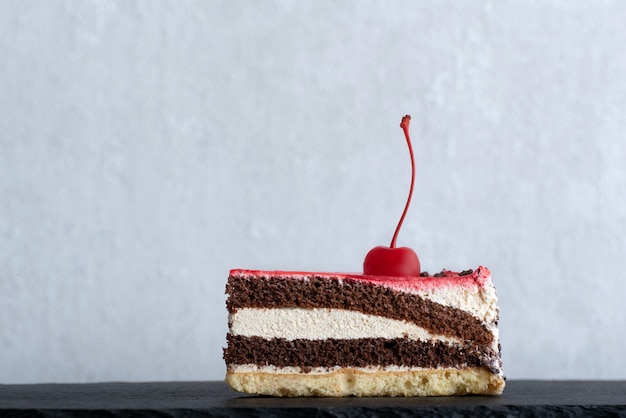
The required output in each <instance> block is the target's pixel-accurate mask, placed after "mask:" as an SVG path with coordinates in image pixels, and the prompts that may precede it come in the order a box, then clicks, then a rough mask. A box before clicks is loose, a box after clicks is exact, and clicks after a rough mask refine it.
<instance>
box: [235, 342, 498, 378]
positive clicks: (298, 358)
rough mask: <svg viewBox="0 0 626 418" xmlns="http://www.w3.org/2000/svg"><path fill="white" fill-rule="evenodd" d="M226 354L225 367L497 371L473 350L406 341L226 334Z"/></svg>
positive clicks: (486, 353)
mask: <svg viewBox="0 0 626 418" xmlns="http://www.w3.org/2000/svg"><path fill="white" fill-rule="evenodd" d="M227 340H228V348H225V349H224V359H225V360H226V363H227V364H255V365H259V366H267V365H271V366H276V367H287V366H299V367H301V368H302V369H303V371H304V372H307V371H309V370H310V369H312V368H314V367H335V366H341V367H358V368H364V367H371V366H381V367H385V366H392V365H394V366H407V367H423V368H437V367H443V368H465V367H484V368H487V369H488V370H490V371H491V372H492V373H497V372H498V367H497V362H498V358H497V355H496V353H494V352H493V350H492V349H491V348H489V347H481V348H476V347H473V346H459V345H456V344H446V343H443V342H427V341H416V340H410V339H408V338H397V339H393V340H390V339H384V338H360V339H346V340H340V339H327V340H305V339H298V340H286V339H283V338H272V339H263V338H261V337H243V336H233V335H230V334H228V336H227Z"/></svg>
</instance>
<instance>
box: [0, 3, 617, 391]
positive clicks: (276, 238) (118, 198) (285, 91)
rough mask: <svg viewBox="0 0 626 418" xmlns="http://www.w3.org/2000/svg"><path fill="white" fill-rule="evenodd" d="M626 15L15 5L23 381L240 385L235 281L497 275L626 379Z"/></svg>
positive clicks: (315, 6)
mask: <svg viewBox="0 0 626 418" xmlns="http://www.w3.org/2000/svg"><path fill="white" fill-rule="evenodd" d="M624 22H626V2H622V1H574V0H568V1H557V0H551V1H530V0H525V1H517V0H516V1H419V2H417V1H406V2H402V1H344V2H335V1H311V2H287V1H239V2H237V1H235V2H232V1H223V2H222V1H182V2H178V1H172V2H166V1H6V0H5V1H1V2H0V382H2V383H20V382H86V381H108V380H128V381H137V380H208V379H221V378H222V377H223V374H224V365H223V361H222V358H221V355H222V349H221V347H222V346H223V344H224V341H225V338H224V336H225V333H226V328H227V327H226V321H227V316H226V309H225V307H224V301H225V295H224V286H225V283H226V278H227V276H228V270H229V269H230V268H235V267H243V268H267V269H298V270H322V271H360V269H361V266H362V262H363V258H364V256H365V254H366V253H367V251H368V250H369V249H370V248H372V247H374V246H376V245H388V243H389V241H390V239H391V235H392V233H393V230H394V228H395V225H396V222H397V220H398V217H399V215H400V213H401V211H402V208H403V205H404V201H405V198H406V195H407V192H408V185H409V180H410V164H409V161H408V154H407V150H406V144H405V142H404V138H403V136H402V131H401V129H400V128H399V126H398V125H399V122H400V118H401V116H402V115H404V114H405V113H409V114H411V115H412V116H413V121H412V125H411V132H412V136H413V143H414V148H415V154H416V158H417V179H416V188H415V196H414V201H413V204H412V206H411V209H410V211H409V214H408V216H407V219H406V221H405V226H404V228H403V230H402V231H401V233H400V236H399V238H398V245H401V246H410V247H413V248H414V249H415V250H416V251H417V252H418V254H419V255H420V258H421V261H422V266H423V268H424V269H426V270H428V271H430V272H436V271H439V269H441V268H443V267H446V268H448V269H455V270H462V269H466V268H471V267H477V266H478V265H485V266H487V267H489V268H490V269H491V270H492V273H493V279H494V282H495V284H496V286H497V289H498V295H499V300H500V307H501V322H500V326H501V337H502V347H503V352H504V367H505V372H506V374H507V376H508V377H509V378H558V379H565V378H620V379H623V378H626V361H624V350H623V348H624V346H626V333H625V332H624V331H623V330H624V328H626V327H625V325H626V320H625V316H624V311H625V308H624V297H625V296H626V284H625V283H626V278H625V274H624V272H625V271H626V265H625V263H624V253H625V252H626V238H625V236H626V211H625V209H626V197H625V195H626V193H625V192H626V168H624V166H625V164H624V163H625V162H626V142H625V141H626V139H625V137H626V54H625V53H624V48H625V47H624V45H626V25H625V24H624Z"/></svg>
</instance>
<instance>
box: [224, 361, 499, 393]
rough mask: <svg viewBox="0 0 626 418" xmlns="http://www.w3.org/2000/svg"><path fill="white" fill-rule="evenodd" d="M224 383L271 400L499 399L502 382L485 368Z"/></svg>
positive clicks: (238, 378) (346, 372) (281, 376)
mask: <svg viewBox="0 0 626 418" xmlns="http://www.w3.org/2000/svg"><path fill="white" fill-rule="evenodd" d="M226 383H227V384H228V385H229V386H230V387H231V388H232V389H234V390H236V391H238V392H244V393H253V394H258V395H270V396H285V397H295V396H328V397H340V396H359V397H361V396H453V395H470V394H474V395H499V394H501V393H502V391H503V390H504V385H505V382H504V378H503V377H502V376H498V375H494V374H493V373H491V372H489V371H488V370H486V369H484V368H467V369H428V370H427V369H420V370H408V371H362V370H357V369H348V368H343V369H339V370H337V371H332V372H329V373H321V374H306V373H294V374H287V373H267V372H234V371H228V372H227V373H226Z"/></svg>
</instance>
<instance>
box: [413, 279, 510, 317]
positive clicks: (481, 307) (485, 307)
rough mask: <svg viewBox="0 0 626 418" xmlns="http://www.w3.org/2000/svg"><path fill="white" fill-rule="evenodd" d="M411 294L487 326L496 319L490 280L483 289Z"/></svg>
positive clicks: (432, 290) (430, 291)
mask: <svg viewBox="0 0 626 418" xmlns="http://www.w3.org/2000/svg"><path fill="white" fill-rule="evenodd" d="M408 292H409V293H411V292H410V290H408ZM413 293H415V294H417V295H419V296H421V297H422V298H424V299H428V300H431V301H433V302H436V303H439V304H440V305H444V306H449V307H451V308H456V309H461V310H464V311H467V312H469V313H471V314H472V315H474V316H475V317H477V318H478V319H480V320H481V321H483V322H485V323H487V324H489V323H491V322H494V321H495V320H496V319H497V318H498V308H497V306H496V302H497V296H496V290H495V288H494V287H493V284H492V283H491V280H489V282H488V283H487V285H486V286H484V287H461V288H438V289H429V290H422V291H419V292H413Z"/></svg>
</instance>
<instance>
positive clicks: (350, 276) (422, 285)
mask: <svg viewBox="0 0 626 418" xmlns="http://www.w3.org/2000/svg"><path fill="white" fill-rule="evenodd" d="M230 274H231V275H232V276H244V277H281V278H284V279H286V280H289V279H294V280H303V279H307V278H309V277H320V278H323V279H327V280H354V281H360V282H367V283H371V284H374V285H378V286H385V287H391V288H395V289H400V290H413V291H425V290H431V289H440V288H448V287H466V288H474V287H484V286H485V285H486V284H487V283H489V282H490V280H491V272H490V271H489V269H488V268H487V267H483V266H480V267H478V268H477V269H475V270H474V271H473V272H471V273H468V274H463V275H461V273H459V272H455V271H450V270H443V271H442V273H440V274H438V275H437V276H419V277H394V276H367V275H363V274H358V273H319V272H304V271H281V270H245V269H233V270H231V271H230Z"/></svg>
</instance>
